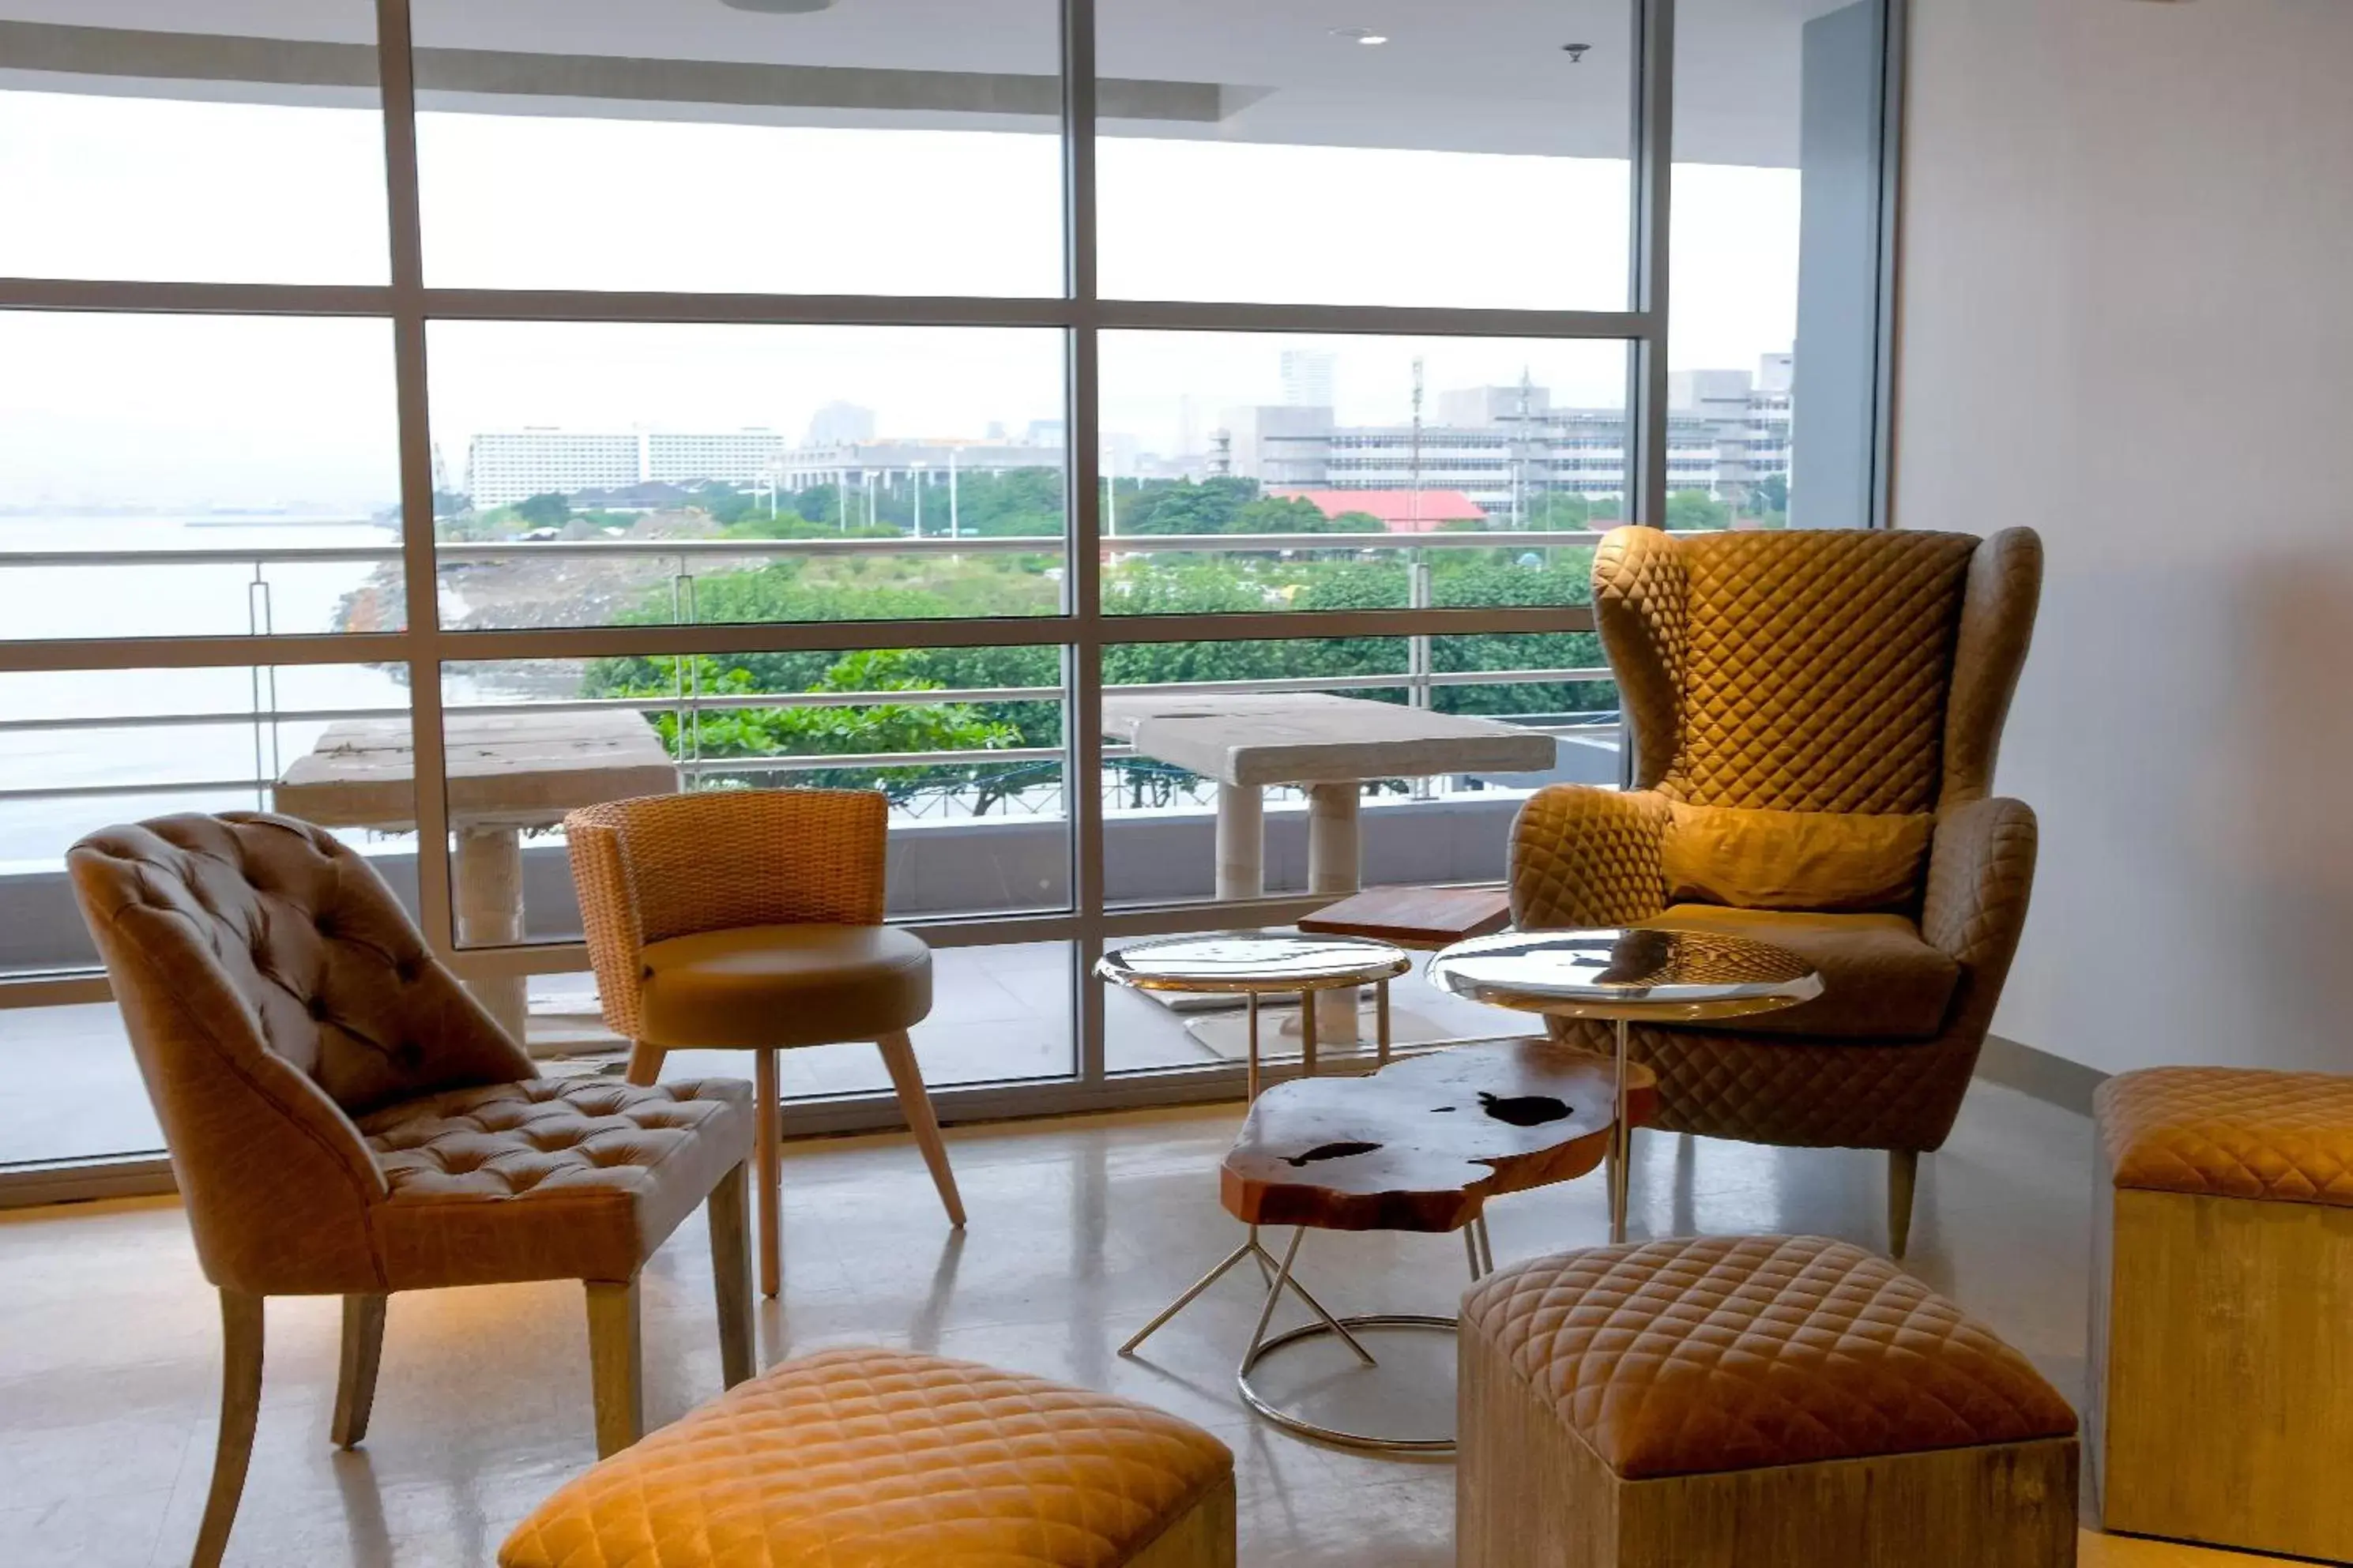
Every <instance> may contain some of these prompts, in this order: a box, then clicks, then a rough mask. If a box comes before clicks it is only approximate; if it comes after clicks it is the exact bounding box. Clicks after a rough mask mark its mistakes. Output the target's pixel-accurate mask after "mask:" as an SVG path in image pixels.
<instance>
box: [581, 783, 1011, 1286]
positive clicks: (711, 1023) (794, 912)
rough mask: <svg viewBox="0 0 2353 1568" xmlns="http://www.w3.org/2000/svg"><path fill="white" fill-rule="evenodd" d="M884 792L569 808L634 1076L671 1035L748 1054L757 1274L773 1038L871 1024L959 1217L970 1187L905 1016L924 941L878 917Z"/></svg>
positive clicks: (601, 964) (922, 988) (921, 974)
mask: <svg viewBox="0 0 2353 1568" xmlns="http://www.w3.org/2000/svg"><path fill="white" fill-rule="evenodd" d="M889 827H890V805H889V802H888V801H887V800H886V799H885V798H884V797H883V795H881V792H880V791H876V790H823V789H787V790H714V791H708V792H704V793H700V794H694V795H648V796H645V797H642V798H640V799H637V800H621V801H614V802H612V803H610V804H608V805H596V806H590V807H588V808H587V809H586V810H583V811H575V812H574V813H573V814H572V815H571V816H568V817H566V818H565V821H564V831H565V837H566V839H567V840H568V842H569V843H570V845H571V849H572V879H573V882H574V885H575V887H576V888H577V889H578V891H579V895H580V911H581V915H582V918H583V919H584V921H586V926H587V933H588V953H589V958H590V961H591V963H594V965H595V966H596V989H597V994H598V997H599V1000H600V1001H601V1003H602V1005H603V1007H604V1013H605V1021H606V1023H607V1024H608V1025H610V1026H612V1027H613V1029H614V1030H615V1031H616V1032H617V1033H618V1034H619V1035H621V1036H622V1037H624V1038H626V1039H628V1040H630V1041H631V1042H633V1045H634V1048H633V1049H632V1051H631V1054H630V1058H629V1081H630V1082H631V1083H637V1084H650V1083H652V1082H654V1081H655V1080H656V1079H659V1077H660V1076H661V1068H662V1061H663V1058H665V1057H667V1056H668V1055H669V1054H670V1052H671V1051H673V1050H710V1049H729V1048H733V1049H738V1050H749V1051H751V1052H753V1053H754V1057H753V1060H754V1075H753V1078H754V1098H755V1100H756V1106H755V1110H756V1113H757V1117H758V1121H757V1125H756V1127H755V1130H754V1143H755V1145H756V1147H757V1153H758V1161H759V1165H758V1170H759V1188H760V1205H759V1208H760V1220H759V1237H760V1289H761V1292H762V1293H763V1294H764V1295H768V1296H774V1295H776V1293H777V1292H778V1290H779V1289H782V1286H783V1279H782V1273H783V1262H782V1248H781V1246H780V1244H779V1241H778V1225H777V1215H776V1205H777V1193H776V1185H777V1180H778V1175H779V1168H778V1163H777V1157H778V1151H777V1110H776V1053H777V1052H778V1051H780V1050H789V1049H792V1048H795V1047H801V1046H824V1045H837V1044H843V1043H848V1042H853V1041H858V1040H872V1041H874V1042H876V1043H877V1044H878V1045H879V1046H880V1047H881V1051H882V1061H883V1065H884V1066H885V1067H886V1068H889V1070H890V1074H891V1082H892V1087H893V1088H894V1089H896V1090H897V1092H898V1096H899V1105H900V1108H901V1109H902V1110H903V1111H904V1112H905V1113H906V1117H907V1126H908V1129H909V1131H913V1133H914V1135H915V1142H916V1143H917V1145H918V1146H919V1147H920V1148H921V1149H922V1151H923V1162H924V1163H925V1164H927V1165H928V1166H929V1167H930V1168H931V1173H932V1181H933V1183H934V1184H935V1185H936V1186H937V1187H938V1189H939V1194H940V1203H941V1205H942V1206H944V1208H945V1209H946V1210H947V1215H948V1220H949V1223H951V1224H952V1225H955V1226H962V1225H963V1224H964V1200H963V1199H962V1198H961V1197H960V1196H958V1195H957V1193H956V1184H955V1173H954V1172H953V1171H951V1170H950V1169H949V1166H948V1156H947V1150H946V1148H945V1146H944V1144H943V1143H942V1142H941V1140H940V1129H939V1122H938V1121H937V1119H936V1118H935V1117H934V1114H933V1110H932V1100H931V1095H930V1092H929V1091H928V1090H927V1089H925V1088H924V1087H923V1073H922V1070H921V1069H920V1068H918V1066H917V1065H916V1061H915V1047H914V1045H913V1042H912V1041H911V1040H910V1039H909V1038H908V1037H907V1031H908V1030H909V1029H911V1028H913V1026H915V1025H917V1024H919V1023H922V1022H923V1018H924V1016H926V1015H928V1014H929V1013H930V1012H931V1010H932V954H931V950H930V949H929V948H928V947H926V946H925V945H924V944H923V939H922V938H921V937H919V936H917V935H915V934H914V933H913V932H912V931H900V930H898V929H896V928H894V927H891V926H887V925H884V924H883V923H882V903H883V891H884V882H883V873H884V862H885V858H886V855H887V851H888V835H889Z"/></svg>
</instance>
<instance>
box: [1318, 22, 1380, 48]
mask: <svg viewBox="0 0 2353 1568" xmlns="http://www.w3.org/2000/svg"><path fill="white" fill-rule="evenodd" d="M1332 36H1333V37H1335V38H1345V39H1347V40H1348V42H1350V43H1352V44H1363V45H1364V46H1366V47H1367V48H1369V47H1372V46H1374V45H1376V44H1386V43H1388V41H1389V36H1388V34H1387V33H1376V32H1374V31H1373V30H1372V29H1371V28H1370V27H1335V28H1333V29H1332Z"/></svg>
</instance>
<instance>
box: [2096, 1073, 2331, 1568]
mask: <svg viewBox="0 0 2353 1568" xmlns="http://www.w3.org/2000/svg"><path fill="white" fill-rule="evenodd" d="M2098 1118H2099V1133H2100V1137H2099V1144H2100V1154H2101V1161H2102V1165H2103V1174H2104V1176H2105V1181H2104V1183H2103V1187H2102V1190H2101V1191H2100V1192H2099V1193H2098V1194H2096V1202H2095V1203H2094V1226H2093V1228H2094V1249H2095V1254H2094V1262H2093V1275H2092V1372H2091V1384H2092V1389H2091V1393H2092V1401H2091V1420H2090V1428H2091V1447H2092V1476H2093V1481H2094V1489H2095V1490H2096V1492H2097V1494H2098V1498H2099V1507H2100V1511H2101V1520H2102V1522H2103V1523H2104V1524H2105V1527H2106V1528H2107V1529H2109V1530H2115V1531H2131V1532H2136V1533H2141V1534H2147V1535H2164V1536H2171V1537H2175V1538H2178V1539H2181V1540H2187V1541H2204V1542H2213V1543H2215V1544H2217V1545H2221V1546H2234V1547H2239V1548H2241V1549H2242V1550H2245V1551H2250V1552H2281V1553H2287V1554H2292V1555H2295V1556H2298V1557H2322V1558H2334V1559H2337V1560H2338V1561H2353V1488H2348V1486H2347V1485H2346V1481H2345V1458H2346V1456H2347V1455H2348V1454H2353V1079H2348V1078H2337V1077H2332V1076H2330V1075H2327V1074H2323V1073H2280V1072H2255V1071H2246V1070H2239V1069H2230V1068H2158V1069H2156V1070H2154V1071H2150V1072H2137V1073H2126V1074H2124V1075H2122V1076H2121V1077H2118V1078H2114V1079H2109V1080H2108V1081H2107V1082H2106V1083H2105V1084H2103V1085H2101V1086H2100V1094H2099V1100H2098Z"/></svg>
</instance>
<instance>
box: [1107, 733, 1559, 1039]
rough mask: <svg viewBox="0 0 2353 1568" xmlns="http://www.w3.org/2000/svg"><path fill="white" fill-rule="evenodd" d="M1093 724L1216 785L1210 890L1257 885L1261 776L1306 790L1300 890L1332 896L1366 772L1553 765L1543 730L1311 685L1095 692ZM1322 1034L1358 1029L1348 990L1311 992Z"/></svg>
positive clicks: (1356, 881) (1380, 775) (1261, 868)
mask: <svg viewBox="0 0 2353 1568" xmlns="http://www.w3.org/2000/svg"><path fill="white" fill-rule="evenodd" d="M1103 733H1104V734H1105V735H1107V736H1111V737H1114V738H1117V739H1121V740H1124V741H1126V742H1128V743H1129V744H1131V745H1133V746H1134V748H1135V749H1136V750H1137V751H1138V752H1142V753H1143V754H1144V755H1145V756H1147V757H1152V758H1155V759H1156V760H1158V761H1160V762H1164V763H1170V764H1172V765H1174V766H1176V767H1180V768H1185V769H1187V770H1189V771H1191V772H1193V773H1198V774H1200V775H1201V776H1202V777H1203V778H1207V779H1211V780H1214V781H1215V782H1216V784H1217V785H1218V875H1217V893H1218V898H1219V900H1221V901H1231V900H1241V899H1256V898H1260V897H1262V896H1263V895H1264V894H1265V892H1266V819H1265V814H1266V805H1265V792H1266V789H1267V787H1268V786H1269V785H1281V784H1289V785H1295V786H1303V787H1304V788H1305V790H1306V792H1307V890H1308V891H1309V892H1311V893H1315V894H1318V895H1323V896H1329V897H1332V898H1343V897H1345V896H1346V895H1347V894H1350V893H1353V892H1355V891H1356V889H1357V888H1358V887H1359V886H1361V885H1362V838H1361V836H1360V827H1361V824H1360V815H1361V814H1360V802H1361V800H1362V797H1363V794H1364V785H1365V784H1366V783H1368V782H1370V781H1372V780H1375V779H1394V778H1425V777H1429V776H1431V775H1434V774H1440V773H1536V772H1540V771H1543V770H1545V769H1547V768H1550V767H1551V766H1553V764H1554V762H1555V753H1556V751H1557V747H1556V743H1555V742H1554V740H1553V737H1551V736H1550V735H1545V734H1539V733H1537V732H1536V731H1532V730H1527V729H1524V728H1522V727H1520V726H1518V725H1515V724H1504V723H1498V722H1496V721H1493V720H1491V719H1466V718H1463V717H1461V716H1460V715H1458V714H1452V713H1434V712H1431V711H1430V710H1428V709H1426V708H1409V707H1405V706H1403V705H1402V704H1399V703H1395V702H1369V701H1366V700H1363V699H1361V698H1355V697H1334V696H1330V695H1327V694H1325V693H1323V692H1281V693H1261V694H1250V695H1225V694H1221V693H1210V694H1206V695H1187V696H1175V697H1163V696H1155V695H1154V694H1152V693H1149V692H1138V693H1136V694H1134V695H1132V696H1130V695H1125V694H1122V693H1118V692H1112V693H1108V694H1106V695H1105V696H1104V698H1103ZM1315 1005H1316V1021H1317V1023H1318V1024H1319V1025H1320V1026H1321V1028H1320V1030H1319V1032H1320V1034H1321V1035H1322V1037H1323V1038H1324V1040H1325V1042H1326V1043H1329V1044H1333V1045H1339V1046H1346V1045H1351V1044H1354V1043H1356V1041H1357V1040H1359V1039H1360V1038H1361V1032H1360V1030H1359V1027H1358V1024H1357V1011H1358V1004H1357V997H1356V993H1355V992H1354V991H1352V990H1335V991H1326V992H1323V993H1320V994H1318V995H1317V997H1316V1004H1315Z"/></svg>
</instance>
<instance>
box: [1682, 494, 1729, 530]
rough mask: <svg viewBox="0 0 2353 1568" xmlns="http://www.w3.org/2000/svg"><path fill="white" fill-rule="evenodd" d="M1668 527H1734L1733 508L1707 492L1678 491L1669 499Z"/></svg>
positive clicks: (1694, 528)
mask: <svg viewBox="0 0 2353 1568" xmlns="http://www.w3.org/2000/svg"><path fill="white" fill-rule="evenodd" d="M1667 526H1668V527H1669V528H1670V529H1674V530H1685V529H1690V530H1698V529H1723V528H1730V527H1731V526H1732V508H1731V507H1730V506H1728V505H1726V504H1725V502H1723V501H1720V500H1716V499H1715V497H1714V496H1711V495H1709V494H1708V493H1707V492H1706V491H1705V490H1677V491H1675V493H1674V494H1672V495H1671V496H1669V497H1668V498H1667Z"/></svg>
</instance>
